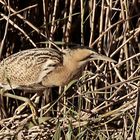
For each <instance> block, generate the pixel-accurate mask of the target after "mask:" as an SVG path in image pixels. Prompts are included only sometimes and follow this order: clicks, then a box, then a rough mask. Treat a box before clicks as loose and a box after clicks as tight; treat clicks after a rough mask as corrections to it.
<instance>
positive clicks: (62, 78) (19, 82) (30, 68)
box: [0, 48, 114, 90]
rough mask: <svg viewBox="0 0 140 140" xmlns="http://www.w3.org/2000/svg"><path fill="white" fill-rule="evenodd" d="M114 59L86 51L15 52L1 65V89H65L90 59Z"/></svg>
mask: <svg viewBox="0 0 140 140" xmlns="http://www.w3.org/2000/svg"><path fill="white" fill-rule="evenodd" d="M96 59H99V60H106V61H111V62H113V61H114V60H112V59H110V58H108V57H106V56H102V55H99V54H97V53H96V52H94V51H92V50H90V49H87V48H76V49H72V50H67V51H65V52H64V53H62V52H60V51H58V50H56V49H51V48H36V49H29V50H25V51H21V52H18V53H16V54H13V55H11V56H9V57H8V58H6V59H4V60H3V61H2V62H1V63H0V86H1V87H3V88H5V89H6V90H9V89H11V87H12V88H13V89H15V88H18V89H25V90H26V89H30V90H42V89H45V88H46V87H52V86H64V85H66V84H68V83H69V82H70V81H71V80H73V79H75V78H77V77H76V75H77V73H78V72H79V71H80V70H81V68H82V67H84V66H85V65H86V64H87V62H89V61H90V60H96Z"/></svg>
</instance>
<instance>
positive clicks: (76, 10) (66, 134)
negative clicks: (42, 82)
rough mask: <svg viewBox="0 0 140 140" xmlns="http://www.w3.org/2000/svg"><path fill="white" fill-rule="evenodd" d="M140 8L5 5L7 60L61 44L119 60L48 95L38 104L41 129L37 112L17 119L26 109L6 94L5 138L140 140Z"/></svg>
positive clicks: (0, 37) (1, 101) (1, 22)
mask: <svg viewBox="0 0 140 140" xmlns="http://www.w3.org/2000/svg"><path fill="white" fill-rule="evenodd" d="M139 7H140V2H139V1H137V0H133V1H132V0H112V1H111V0H110V1H108V0H83V1H82V0H81V1H80V0H65V1H64V0H49V1H47V0H46V1H45V0H42V1H41V0H40V1H38V0H30V1H22V0H12V1H10V0H0V42H1V43H0V46H1V47H0V58H1V60H2V59H3V58H5V57H7V56H9V55H11V54H13V53H16V52H18V51H21V50H25V49H29V48H34V47H53V46H54V45H53V44H54V43H55V44H56V45H57V46H58V47H60V48H62V49H64V48H66V47H72V46H74V45H81V46H88V47H90V48H93V49H94V50H96V51H97V52H98V53H101V54H104V55H107V56H110V57H111V58H113V59H114V60H116V61H117V63H116V64H115V65H114V64H112V63H111V64H109V63H105V62H100V61H95V62H91V63H90V64H89V65H88V66H87V68H86V69H85V71H84V73H83V76H82V77H81V78H80V79H79V80H78V81H72V82H71V83H70V84H69V85H68V86H67V87H65V88H63V87H61V88H59V89H58V88H53V89H51V90H50V89H49V90H47V91H46V92H47V93H46V94H44V95H43V96H41V97H38V98H39V100H38V104H36V109H37V110H38V117H37V118H38V119H37V120H36V121H37V122H35V120H32V115H31V112H30V109H29V108H25V109H23V110H22V111H21V112H20V114H15V110H16V109H17V107H18V106H20V105H21V104H22V103H23V102H21V101H18V100H14V99H11V98H7V97H4V96H2V95H1V97H0V119H1V120H0V139H10V140H12V139H19V140H20V139H26V140H28V139H36V140H43V139H44V140H46V139H47V140H49V139H54V140H59V139H66V140H71V139H72V140H74V139H75V140H77V139H82V140H90V139H94V140H101V139H102V140H105V139H108V140H113V139H114V140H115V139H116V140H128V139H134V140H135V139H137V140H139V139H140V136H139V134H140V132H139V131H140V130H139V123H138V119H139V114H140V112H139V106H140V105H139V102H140V99H139V92H140V91H139V90H140V23H139V22H140V18H139V17H140V8H139ZM9 92H10V91H9ZM11 92H12V91H11ZM14 92H15V94H16V95H20V96H25V97H28V98H29V99H30V100H32V101H33V102H36V100H37V94H36V93H34V94H32V93H25V92H24V91H17V90H16V91H14Z"/></svg>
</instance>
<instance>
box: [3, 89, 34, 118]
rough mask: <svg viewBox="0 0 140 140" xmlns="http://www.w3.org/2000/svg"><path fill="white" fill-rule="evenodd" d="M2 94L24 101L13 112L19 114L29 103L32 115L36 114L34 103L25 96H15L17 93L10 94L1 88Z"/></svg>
mask: <svg viewBox="0 0 140 140" xmlns="http://www.w3.org/2000/svg"><path fill="white" fill-rule="evenodd" d="M0 94H1V95H2V96H5V97H9V98H13V99H17V100H21V101H24V102H25V103H24V104H22V105H20V106H19V107H18V108H17V109H16V111H15V114H19V113H20V112H21V111H22V110H23V109H24V108H25V107H26V106H27V105H29V107H30V109H31V112H32V114H33V116H36V115H37V111H36V109H35V106H34V104H33V103H32V102H31V101H30V100H29V99H28V98H26V97H21V96H17V95H13V94H10V93H7V92H6V91H4V90H2V91H1V93H0Z"/></svg>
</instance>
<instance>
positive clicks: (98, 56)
mask: <svg viewBox="0 0 140 140" xmlns="http://www.w3.org/2000/svg"><path fill="white" fill-rule="evenodd" d="M90 60H91V61H92V60H104V61H108V62H113V63H116V61H115V60H113V59H111V58H110V57H107V56H105V55H101V54H98V53H94V54H93V55H91V59H90Z"/></svg>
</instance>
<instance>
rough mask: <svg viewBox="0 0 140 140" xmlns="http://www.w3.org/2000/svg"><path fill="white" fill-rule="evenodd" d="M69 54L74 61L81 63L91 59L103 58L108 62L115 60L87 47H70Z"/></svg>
mask: <svg viewBox="0 0 140 140" xmlns="http://www.w3.org/2000/svg"><path fill="white" fill-rule="evenodd" d="M69 56H70V57H71V58H72V59H74V60H75V61H76V62H78V63H80V64H81V65H82V64H86V63H87V62H89V61H93V60H104V61H108V62H115V60H113V59H111V58H109V57H107V56H104V55H101V54H98V53H96V52H95V51H93V50H92V49H88V48H76V49H72V50H70V51H69Z"/></svg>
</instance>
